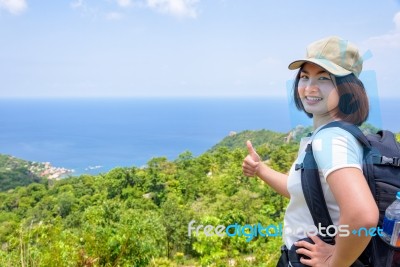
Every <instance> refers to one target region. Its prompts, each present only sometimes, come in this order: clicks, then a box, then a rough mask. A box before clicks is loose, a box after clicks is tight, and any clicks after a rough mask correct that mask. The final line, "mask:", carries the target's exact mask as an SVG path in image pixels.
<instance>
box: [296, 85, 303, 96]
mask: <svg viewBox="0 0 400 267" xmlns="http://www.w3.org/2000/svg"><path fill="white" fill-rule="evenodd" d="M297 92H298V93H299V96H300V98H304V92H305V87H304V86H300V85H299V86H298V87H297Z"/></svg>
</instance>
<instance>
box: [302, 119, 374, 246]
mask: <svg viewBox="0 0 400 267" xmlns="http://www.w3.org/2000/svg"><path fill="white" fill-rule="evenodd" d="M331 127H340V128H342V129H344V130H346V131H348V132H349V133H351V134H352V135H353V136H354V137H355V138H356V139H357V140H358V141H359V142H360V143H361V144H362V145H363V146H364V147H367V148H369V147H370V146H371V145H370V144H369V142H368V140H367V138H366V137H365V135H364V134H363V133H362V131H361V130H360V129H359V128H358V127H357V126H355V125H353V124H349V123H346V122H342V121H334V122H331V123H329V124H327V125H325V126H323V127H322V128H321V129H320V130H322V129H326V128H331ZM305 152H306V154H305V156H304V160H303V163H302V164H296V166H295V169H296V170H299V169H301V186H302V189H303V194H304V198H305V200H306V203H307V206H308V209H309V210H310V213H311V216H312V218H313V221H314V225H315V226H316V227H317V228H318V229H327V227H328V226H330V225H333V222H332V218H331V216H330V214H329V211H328V207H327V205H326V201H325V197H324V193H323V190H322V185H321V180H320V177H319V172H318V166H317V163H316V161H315V158H314V153H313V151H312V143H310V144H308V145H307V148H306V151H305ZM320 226H321V227H320ZM330 229H332V230H333V231H334V230H335V229H333V228H330ZM320 234H321V236H320V238H321V239H322V240H324V241H325V242H327V243H331V244H333V243H334V237H333V236H332V235H330V236H328V235H326V231H321V233H320Z"/></svg>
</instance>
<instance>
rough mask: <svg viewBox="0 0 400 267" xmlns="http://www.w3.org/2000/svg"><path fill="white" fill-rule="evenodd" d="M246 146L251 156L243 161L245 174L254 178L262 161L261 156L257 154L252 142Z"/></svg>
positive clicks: (248, 142)
mask: <svg viewBox="0 0 400 267" xmlns="http://www.w3.org/2000/svg"><path fill="white" fill-rule="evenodd" d="M246 145H247V150H248V151H249V154H248V155H247V157H246V158H245V159H244V160H243V164H242V169H243V174H244V175H246V176H254V175H256V174H257V171H258V168H259V166H260V162H261V159H260V156H259V155H258V154H257V152H256V151H255V150H254V148H253V145H252V144H251V142H250V141H247V142H246Z"/></svg>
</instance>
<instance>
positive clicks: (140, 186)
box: [0, 128, 399, 267]
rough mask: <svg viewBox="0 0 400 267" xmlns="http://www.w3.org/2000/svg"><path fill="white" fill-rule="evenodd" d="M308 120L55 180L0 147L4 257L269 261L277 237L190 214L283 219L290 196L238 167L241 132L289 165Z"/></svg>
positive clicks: (277, 162) (143, 262)
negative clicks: (219, 230) (214, 229)
mask: <svg viewBox="0 0 400 267" xmlns="http://www.w3.org/2000/svg"><path fill="white" fill-rule="evenodd" d="M309 130H310V129H309V128H296V129H294V130H293V131H291V133H290V134H282V133H276V132H271V131H267V130H260V131H244V132H241V133H238V134H233V135H231V136H228V137H226V138H225V139H224V140H222V141H221V142H220V143H218V144H217V145H215V146H214V147H212V148H210V150H209V151H207V152H205V153H203V154H201V155H199V156H193V154H192V153H191V152H190V151H185V152H182V153H181V154H180V155H179V156H178V157H177V158H176V159H174V160H168V159H167V158H165V157H157V158H152V159H150V160H149V161H148V162H147V164H146V166H145V167H141V168H139V167H135V166H133V167H129V168H115V169H113V170H111V171H109V172H107V173H102V174H99V175H81V176H76V177H68V178H64V179H60V180H54V179H43V178H41V177H39V176H38V175H37V174H35V173H33V172H32V171H31V170H32V168H30V167H29V164H32V163H27V162H25V161H22V160H18V159H15V158H12V157H9V156H5V155H1V157H0V189H1V192H0V242H1V243H0V244H1V249H0V266H24V267H30V266H187V267H189V266H193V267H194V266H275V264H276V261H277V259H278V257H279V255H280V246H281V245H282V239H281V238H280V237H272V236H270V237H262V236H257V237H255V238H253V239H252V240H251V241H249V242H247V241H246V236H243V235H242V236H234V237H230V236H227V235H224V236H218V235H212V236H207V235H206V234H205V233H204V232H203V231H199V232H198V233H196V232H195V231H194V232H193V233H192V235H191V236H190V237H189V234H188V224H189V222H190V221H192V220H194V221H195V224H194V227H196V226H198V225H213V226H217V225H225V226H228V225H230V224H235V223H236V224H239V225H246V224H250V225H255V224H257V223H261V224H263V225H264V226H265V225H269V224H274V225H278V224H279V223H282V221H283V214H284V209H285V206H286V204H287V200H286V199H284V198H283V197H281V196H279V195H277V194H276V193H275V192H273V191H272V190H271V189H270V188H269V187H268V186H267V185H265V184H264V183H263V182H262V181H261V180H260V179H258V178H255V177H245V176H244V175H243V174H242V170H241V165H242V161H243V159H244V157H245V156H246V155H247V150H246V146H245V141H246V140H248V139H250V140H252V142H253V145H254V146H255V148H256V149H257V151H258V153H259V154H260V156H261V157H262V159H263V160H264V161H265V162H266V163H267V164H268V165H269V166H271V167H272V168H274V169H275V170H278V171H281V172H287V171H288V170H289V168H290V165H291V164H292V162H293V160H294V159H295V157H296V154H297V149H298V140H299V138H300V137H301V136H304V135H305V134H306V133H307V132H308V131H309ZM397 137H398V138H399V135H397Z"/></svg>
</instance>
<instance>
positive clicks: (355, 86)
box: [293, 68, 369, 126]
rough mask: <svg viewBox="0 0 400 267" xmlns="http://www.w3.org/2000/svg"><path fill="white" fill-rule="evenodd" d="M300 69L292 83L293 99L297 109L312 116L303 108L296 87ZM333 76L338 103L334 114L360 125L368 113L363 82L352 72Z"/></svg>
mask: <svg viewBox="0 0 400 267" xmlns="http://www.w3.org/2000/svg"><path fill="white" fill-rule="evenodd" d="M301 71H302V68H300V70H299V72H298V73H297V75H296V79H295V81H294V83H293V99H294V103H295V104H296V107H297V109H298V110H302V111H304V112H305V113H306V114H307V116H308V117H310V118H312V116H313V115H312V114H311V113H308V112H306V111H305V110H304V107H303V103H301V100H300V96H299V91H298V89H297V88H298V85H299V81H300V73H301ZM331 76H333V75H331ZM333 78H334V79H335V81H336V87H337V90H338V94H339V105H338V108H337V110H336V114H335V116H336V117H337V118H339V119H341V120H343V121H346V122H349V123H352V124H355V125H358V126H359V125H361V124H362V123H363V122H364V121H366V120H367V118H368V114H369V103H368V96H367V94H366V92H365V88H364V84H363V83H362V82H361V81H360V80H359V79H358V78H357V77H356V76H355V75H354V74H349V75H346V76H342V77H338V76H333Z"/></svg>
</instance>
